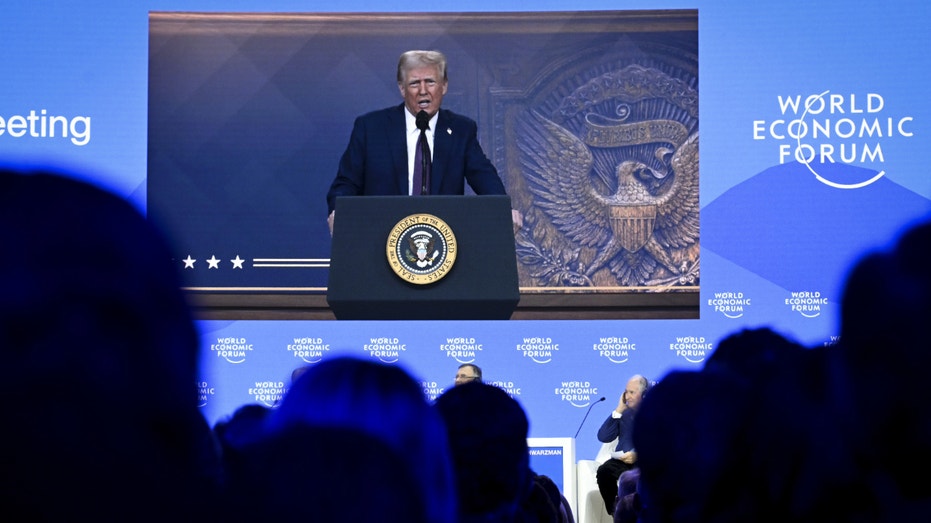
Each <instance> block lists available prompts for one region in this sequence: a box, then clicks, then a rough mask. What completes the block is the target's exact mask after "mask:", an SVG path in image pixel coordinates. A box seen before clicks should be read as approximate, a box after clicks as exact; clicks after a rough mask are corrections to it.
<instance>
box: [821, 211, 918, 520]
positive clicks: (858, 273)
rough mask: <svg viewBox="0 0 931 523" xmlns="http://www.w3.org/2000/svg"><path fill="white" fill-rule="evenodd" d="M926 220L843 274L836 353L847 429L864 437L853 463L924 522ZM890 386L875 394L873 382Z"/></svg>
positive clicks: (865, 256)
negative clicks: (845, 387) (845, 383)
mask: <svg viewBox="0 0 931 523" xmlns="http://www.w3.org/2000/svg"><path fill="white" fill-rule="evenodd" d="M929 259H931V221H924V222H920V223H916V224H914V225H911V226H910V227H908V228H907V229H905V231H904V232H903V233H902V235H901V236H900V237H899V238H897V239H896V241H895V242H894V244H893V245H892V247H891V248H889V249H885V250H878V249H877V250H874V251H870V252H868V253H866V254H864V255H863V256H862V257H861V258H860V259H859V260H858V261H857V262H856V263H855V264H854V266H853V267H852V269H851V271H850V273H849V274H848V276H847V279H846V282H845V286H844V290H843V295H842V299H841V315H840V316H841V325H840V331H841V336H840V342H839V344H838V346H837V347H836V350H835V351H834V353H835V355H836V356H837V357H838V359H839V360H840V361H841V362H842V364H843V367H844V368H845V370H846V371H847V372H848V376H849V391H848V394H847V397H849V398H851V401H852V403H853V404H852V405H850V406H849V408H848V409H847V412H848V413H850V417H849V419H848V423H849V425H848V428H854V429H855V430H856V431H858V432H867V433H868V434H867V437H866V438H864V440H863V441H862V442H861V443H860V446H859V449H858V450H859V453H858V455H857V457H858V459H860V460H863V461H866V462H869V463H870V464H871V466H872V467H873V468H874V472H873V474H874V476H876V477H880V476H882V475H887V476H888V478H889V480H890V481H891V482H892V483H893V484H894V485H895V489H896V491H897V492H898V493H899V495H900V496H901V498H902V499H901V501H900V505H901V507H903V508H902V509H903V510H906V511H911V510H915V511H918V512H920V513H921V516H928V515H929V514H931V510H928V508H927V506H926V505H928V504H929V502H931V486H929V483H928V482H927V481H925V480H924V475H925V473H926V471H927V470H928V469H929V467H931V406H929V403H928V401H927V399H926V397H925V396H926V392H927V387H926V386H925V383H926V382H927V376H926V373H927V372H928V369H929V368H931V351H928V350H927V345H928V341H927V340H928V321H929V319H931V270H929V269H928V260H929ZM887 379H888V380H890V381H891V382H892V383H893V385H892V386H891V387H889V389H888V390H883V391H882V392H881V393H880V392H876V388H877V382H878V381H881V380H882V381H884V380H887Z"/></svg>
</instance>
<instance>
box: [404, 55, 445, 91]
mask: <svg viewBox="0 0 931 523" xmlns="http://www.w3.org/2000/svg"><path fill="white" fill-rule="evenodd" d="M429 66H435V67H436V69H437V71H438V72H439V74H440V78H442V79H443V81H444V82H445V81H446V80H447V78H446V55H444V54H443V53H441V52H439V51H407V52H405V53H402V54H401V58H400V59H398V84H403V83H404V80H405V76H406V75H407V72H408V71H410V70H411V69H414V68H416V67H429Z"/></svg>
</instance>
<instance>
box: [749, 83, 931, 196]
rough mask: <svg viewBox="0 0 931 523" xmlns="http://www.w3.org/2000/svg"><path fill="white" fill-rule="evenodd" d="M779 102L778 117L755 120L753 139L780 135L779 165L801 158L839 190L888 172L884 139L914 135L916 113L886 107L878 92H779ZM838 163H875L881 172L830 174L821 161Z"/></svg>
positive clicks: (854, 187) (870, 164)
mask: <svg viewBox="0 0 931 523" xmlns="http://www.w3.org/2000/svg"><path fill="white" fill-rule="evenodd" d="M776 104H777V107H778V110H779V113H780V116H779V117H777V118H775V119H772V120H754V121H753V139H754V140H769V139H771V140H776V141H777V143H778V148H777V150H776V155H777V158H778V160H779V163H780V164H784V163H786V162H791V161H797V162H799V163H801V164H802V165H805V166H806V168H807V169H808V170H809V171H811V173H812V175H814V177H815V178H816V179H817V180H818V181H820V182H821V183H823V184H825V185H828V186H830V187H834V188H837V189H859V188H861V187H866V186H867V185H870V184H872V183H874V182H876V181H877V180H879V179H880V178H882V177H883V176H885V175H886V171H885V170H884V164H885V162H886V157H885V153H884V151H883V143H884V142H888V141H889V140H893V139H897V138H903V139H905V138H911V137H912V136H914V132H913V130H912V124H913V123H914V122H913V120H914V118H913V117H911V116H903V115H898V114H889V113H888V112H886V111H885V104H886V100H885V98H884V97H883V95H882V94H880V93H865V94H856V93H849V94H841V93H833V92H831V91H830V90H827V91H824V92H821V93H817V94H810V95H807V96H803V95H799V94H795V95H778V96H777V97H776ZM835 163H842V164H850V165H854V164H856V165H860V166H863V167H872V168H873V169H875V170H876V171H877V174H875V175H873V176H871V177H869V178H867V179H862V180H838V179H831V177H830V176H829V175H827V174H826V172H825V171H824V170H823V169H821V168H820V166H823V165H825V164H835Z"/></svg>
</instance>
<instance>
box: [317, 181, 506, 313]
mask: <svg viewBox="0 0 931 523" xmlns="http://www.w3.org/2000/svg"><path fill="white" fill-rule="evenodd" d="M419 214H428V215H432V216H435V217H437V218H439V219H440V220H442V221H443V222H445V223H446V225H448V226H449V229H450V231H451V232H452V234H453V235H454V236H455V257H456V259H455V261H454V263H453V265H452V267H451V268H450V269H449V270H448V272H447V273H445V274H444V276H443V277H442V278H441V279H439V280H438V281H433V282H430V283H426V284H417V283H411V282H410V281H406V280H405V279H403V278H402V277H401V276H399V275H398V274H397V273H396V272H395V270H394V269H393V268H392V266H391V264H390V263H389V259H388V256H387V247H388V242H389V236H390V235H391V233H392V230H393V229H394V228H395V226H396V225H397V224H398V223H399V222H401V221H402V220H404V219H405V218H407V217H409V216H412V215H419ZM332 241H333V243H332V249H331V256H330V272H329V281H328V285H327V303H328V304H329V305H330V308H331V309H332V310H333V313H334V315H335V316H336V318H337V319H354V320H401V319H413V320H419V319H463V320H469V319H474V320H488V319H508V318H510V316H511V314H512V313H513V311H514V309H515V308H516V307H517V302H518V301H519V300H520V290H519V288H518V281H517V258H516V254H515V249H514V232H513V224H512V219H511V199H510V197H509V196H503V195H501V196H497V195H496V196H474V195H470V196H351V197H340V198H337V200H336V216H335V222H334V230H333V240H332Z"/></svg>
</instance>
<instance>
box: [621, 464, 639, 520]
mask: <svg viewBox="0 0 931 523" xmlns="http://www.w3.org/2000/svg"><path fill="white" fill-rule="evenodd" d="M638 483H640V469H639V468H636V467H635V468H632V469H630V470H625V471H624V472H622V473H621V477H620V478H619V479H618V483H617V504H616V505H615V507H614V523H636V522H637V521H638V520H639V518H640V508H641V505H640V495H639V494H638V490H637V485H638Z"/></svg>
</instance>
